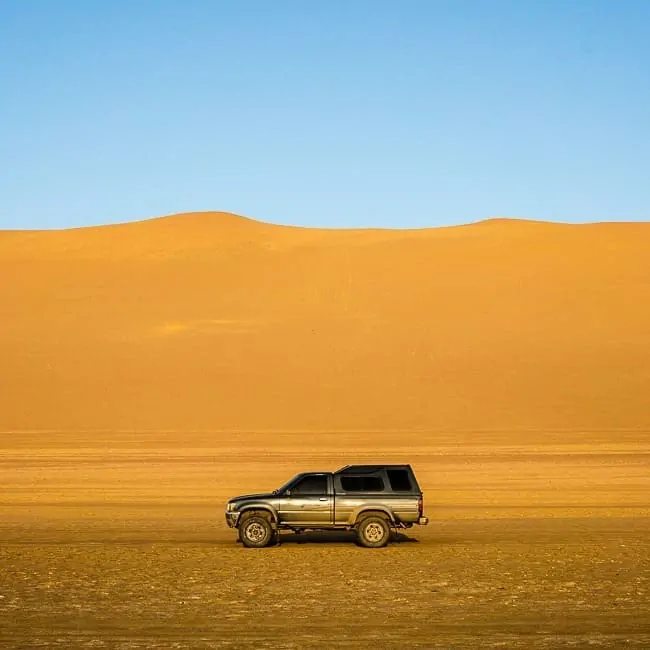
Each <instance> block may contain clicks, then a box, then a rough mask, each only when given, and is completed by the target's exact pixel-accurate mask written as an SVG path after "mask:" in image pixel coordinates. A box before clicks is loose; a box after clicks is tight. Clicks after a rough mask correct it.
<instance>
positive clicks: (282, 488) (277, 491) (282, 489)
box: [273, 474, 303, 494]
mask: <svg viewBox="0 0 650 650" xmlns="http://www.w3.org/2000/svg"><path fill="white" fill-rule="evenodd" d="M301 476H303V474H296V475H295V476H294V477H293V478H291V479H289V480H288V481H287V482H286V483H285V484H284V485H283V486H282V487H281V488H278V489H277V490H273V494H280V493H281V492H284V491H285V490H287V489H288V488H289V487H290V486H291V485H292V484H293V483H295V482H296V479H298V478H300V477H301Z"/></svg>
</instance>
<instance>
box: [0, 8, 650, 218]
mask: <svg viewBox="0 0 650 650" xmlns="http://www.w3.org/2000/svg"><path fill="white" fill-rule="evenodd" d="M649 34H650V2H648V1H646V0H638V1H635V0H622V1H621V2H616V1H615V0H509V1H503V0H446V1H438V0H391V1H386V0H318V1H316V0H313V1H312V0H230V1H227V2H226V1H220V0H174V1H171V0H137V1H136V0H103V1H102V0H2V1H0V228H60V227H68V226H80V225H86V224H98V223H113V222H119V221H131V220H137V219H144V218H149V217H153V216H160V215H164V214H169V213H174V212H183V211H192V210H227V211H232V212H236V213H239V214H244V215H246V216H250V217H253V218H257V219H261V220H263V221H272V222H278V223H290V224H301V225H317V226H326V227H335V226H336V227H339V226H343V227H352V226H355V227H367V226H378V227H423V226H434V225H441V224H452V223H461V222H465V223H466V222H470V221H477V220H479V219H483V218H487V217H492V216H511V217H524V218H532V219H544V220H553V221H578V222H580V221H603V220H606V221H610V220H647V219H650V36H649Z"/></svg>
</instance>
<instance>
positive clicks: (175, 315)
mask: <svg viewBox="0 0 650 650" xmlns="http://www.w3.org/2000/svg"><path fill="white" fill-rule="evenodd" d="M0 367H1V372H0V407H1V408H0V431H14V430H16V431H17V430H83V431H91V430H105V429H121V430H131V429H152V430H155V429H164V430H170V431H175V430H224V429H241V430H259V431H264V430H285V431H290V430H309V431H321V430H322V431H330V430H331V431H343V430H353V431H366V430H391V429H395V430H399V431H407V430H420V429H424V430H434V431H437V430H441V431H442V430H447V431H456V430H466V431H472V430H496V431H518V430H520V431H522V432H523V431H530V430H536V431H546V430H549V431H551V430H572V431H591V432H593V431H597V430H605V429H607V430H612V429H626V430H641V429H646V430H647V429H648V428H650V223H642V224H632V223H626V224H591V225H560V224H549V223H541V222H527V221H516V220H499V219H497V220H488V221H485V222H481V223H478V224H473V225H469V226H459V227H452V228H437V229H428V230H401V231H398V230H392V231H391V230H363V231H362V230H356V231H353V230H350V231H336V230H315V229H307V228H290V227H281V226H273V225H269V224H262V223H259V222H256V221H252V220H249V219H244V218H242V217H237V216H234V215H228V214H223V213H200V214H187V215H175V216H172V217H165V218H160V219H153V220H149V221H144V222H139V223H135V224H125V225H119V226H105V227H100V228H84V229H74V230H62V231H39V232H31V231H20V232H0Z"/></svg>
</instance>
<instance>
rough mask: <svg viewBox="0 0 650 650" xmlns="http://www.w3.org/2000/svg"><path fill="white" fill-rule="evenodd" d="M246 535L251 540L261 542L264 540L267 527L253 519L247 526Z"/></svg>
mask: <svg viewBox="0 0 650 650" xmlns="http://www.w3.org/2000/svg"><path fill="white" fill-rule="evenodd" d="M244 535H245V536H246V539H247V540H248V541H249V542H255V543H259V542H262V541H264V538H265V537H266V529H265V528H264V526H262V524H260V523H258V522H256V521H253V522H251V523H250V524H248V526H246V529H245V530H244Z"/></svg>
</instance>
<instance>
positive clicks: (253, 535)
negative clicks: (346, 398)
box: [239, 512, 273, 548]
mask: <svg viewBox="0 0 650 650" xmlns="http://www.w3.org/2000/svg"><path fill="white" fill-rule="evenodd" d="M239 539H240V541H241V543H242V544H243V545H244V546H248V548H264V547H265V546H268V545H269V544H270V542H271V540H272V539H273V527H272V526H271V522H270V521H269V519H268V517H265V516H264V515H263V514H260V513H258V512H251V513H250V514H249V513H247V512H245V513H244V514H243V515H242V517H241V522H240V524H239Z"/></svg>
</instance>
